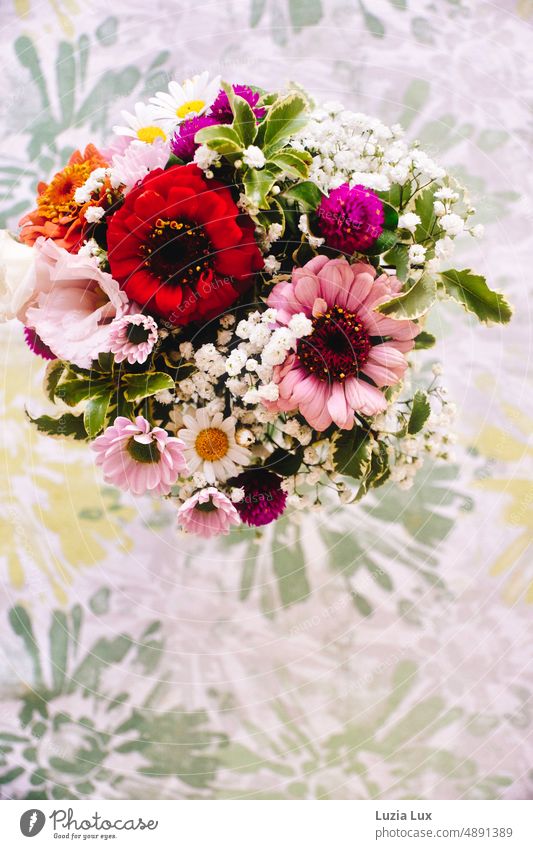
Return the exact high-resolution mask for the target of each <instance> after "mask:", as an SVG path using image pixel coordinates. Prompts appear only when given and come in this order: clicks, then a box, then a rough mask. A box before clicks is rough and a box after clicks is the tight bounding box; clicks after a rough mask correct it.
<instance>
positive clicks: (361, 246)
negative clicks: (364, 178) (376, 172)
mask: <svg viewBox="0 0 533 849" xmlns="http://www.w3.org/2000/svg"><path fill="white" fill-rule="evenodd" d="M317 216H318V228H319V231H320V234H321V236H323V237H324V239H325V240H326V244H327V245H328V246H329V247H330V248H335V250H338V251H342V253H343V254H345V255H346V256H351V255H352V254H353V253H355V251H367V250H368V249H369V248H371V247H372V245H373V244H374V242H375V241H376V239H378V238H379V236H381V234H382V232H383V226H384V221H385V213H384V210H383V201H382V200H381V199H380V198H378V196H377V195H376V193H375V192H373V191H372V190H371V189H367V188H365V187H364V186H354V187H353V188H350V186H349V184H348V183H343V185H342V186H339V188H338V189H333V190H332V191H331V192H330V194H329V197H325V198H323V199H322V201H321V202H320V206H319V207H318V209H317Z"/></svg>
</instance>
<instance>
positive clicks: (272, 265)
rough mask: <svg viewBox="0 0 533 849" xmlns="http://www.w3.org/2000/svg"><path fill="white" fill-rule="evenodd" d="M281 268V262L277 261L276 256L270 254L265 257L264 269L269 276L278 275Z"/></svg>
mask: <svg viewBox="0 0 533 849" xmlns="http://www.w3.org/2000/svg"><path fill="white" fill-rule="evenodd" d="M280 268H281V262H280V261H279V260H277V259H276V257H275V256H274V254H269V255H268V256H266V257H265V265H264V269H265V271H266V272H267V273H268V274H277V273H278V271H279V270H280Z"/></svg>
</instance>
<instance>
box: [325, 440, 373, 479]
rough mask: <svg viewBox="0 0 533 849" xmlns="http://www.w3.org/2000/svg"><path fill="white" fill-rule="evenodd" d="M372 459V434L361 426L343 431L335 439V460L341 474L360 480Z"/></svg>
mask: <svg viewBox="0 0 533 849" xmlns="http://www.w3.org/2000/svg"><path fill="white" fill-rule="evenodd" d="M369 461H370V436H369V433H368V431H366V430H363V428H360V427H354V428H353V430H346V431H341V433H340V435H339V436H338V437H337V439H336V441H335V451H334V453H333V462H334V463H335V468H336V469H337V471H338V472H340V473H341V475H348V476H349V477H352V478H355V479H356V480H360V479H361V478H362V477H363V476H364V474H365V472H366V471H367V469H368V464H369Z"/></svg>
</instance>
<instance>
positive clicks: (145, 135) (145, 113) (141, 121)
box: [113, 102, 167, 144]
mask: <svg viewBox="0 0 533 849" xmlns="http://www.w3.org/2000/svg"><path fill="white" fill-rule="evenodd" d="M134 108H135V114H132V113H131V112H126V111H123V112H121V115H122V117H123V118H124V121H126V125H123V126H117V127H113V132H114V133H116V134H117V135H118V136H129V137H130V138H132V139H135V140H136V141H140V142H145V143H146V144H152V143H153V142H154V141H155V140H156V139H162V140H163V141H166V138H167V134H166V133H165V130H164V129H163V122H162V121H161V118H160V116H158V115H157V114H156V110H155V109H154V107H153V106H150V104H149V103H141V102H139V103H136V104H135V107H134Z"/></svg>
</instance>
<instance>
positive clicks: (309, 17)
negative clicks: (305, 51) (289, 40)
mask: <svg viewBox="0 0 533 849" xmlns="http://www.w3.org/2000/svg"><path fill="white" fill-rule="evenodd" d="M322 14H323V11H322V3H321V2H320V0H289V15H290V18H291V24H292V28H293V30H294V31H295V32H300V30H302V29H303V28H304V27H314V26H315V25H316V24H318V22H319V21H320V20H321V19H322Z"/></svg>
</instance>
